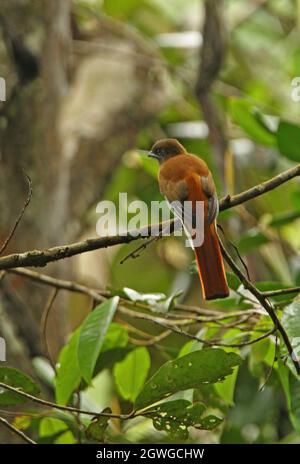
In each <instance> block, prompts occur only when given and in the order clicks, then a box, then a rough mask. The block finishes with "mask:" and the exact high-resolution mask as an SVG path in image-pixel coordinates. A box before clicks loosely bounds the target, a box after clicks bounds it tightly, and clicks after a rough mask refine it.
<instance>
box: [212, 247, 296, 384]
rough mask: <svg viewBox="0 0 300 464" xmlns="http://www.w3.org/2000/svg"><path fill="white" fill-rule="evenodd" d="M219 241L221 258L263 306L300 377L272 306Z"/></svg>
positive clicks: (286, 338)
mask: <svg viewBox="0 0 300 464" xmlns="http://www.w3.org/2000/svg"><path fill="white" fill-rule="evenodd" d="M219 241H220V246H221V249H222V253H223V256H224V258H225V260H226V261H227V263H228V264H229V266H230V267H231V269H232V270H233V272H234V273H235V274H236V275H237V277H238V278H239V279H240V281H241V283H242V284H243V285H244V287H245V288H246V289H247V290H249V292H251V293H252V295H253V296H255V298H256V299H257V300H258V301H259V302H260V304H261V305H262V306H263V308H264V309H265V310H266V311H267V313H268V314H269V316H270V318H271V319H272V321H273V324H274V327H275V328H276V329H278V331H279V333H280V335H281V336H282V338H283V341H284V343H285V345H286V347H287V350H288V353H289V355H290V357H291V360H292V362H293V364H294V366H295V369H296V372H297V374H298V375H300V364H299V360H298V358H297V357H296V353H295V351H294V350H293V347H292V344H291V342H290V339H289V337H288V334H287V333H286V331H285V329H284V327H283V325H282V324H281V322H280V320H279V319H278V317H277V314H276V312H275V310H274V308H273V306H272V304H271V303H270V302H269V301H268V299H267V298H266V296H265V295H264V294H263V293H261V292H260V291H259V290H258V289H257V288H256V287H255V286H254V285H253V284H252V283H251V282H250V281H249V280H248V279H247V277H246V276H245V275H244V274H243V272H242V271H241V270H240V268H239V267H238V266H237V265H236V264H235V262H234V261H233V259H232V258H231V256H230V254H229V253H228V252H227V250H226V248H225V247H224V245H223V243H222V241H221V240H219Z"/></svg>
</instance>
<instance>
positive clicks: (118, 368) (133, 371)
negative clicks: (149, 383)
mask: <svg viewBox="0 0 300 464" xmlns="http://www.w3.org/2000/svg"><path fill="white" fill-rule="evenodd" d="M149 368H150V356H149V353H148V350H147V349H146V348H144V347H140V348H136V349H135V350H132V351H131V352H130V353H129V354H128V355H127V356H126V358H125V359H124V360H123V361H121V362H120V363H117V364H116V365H115V368H114V377H115V381H116V384H117V387H118V390H119V392H120V394H121V395H122V397H123V398H124V399H125V400H129V401H132V402H134V401H135V399H136V397H137V396H138V394H139V393H140V391H141V389H142V388H143V385H144V383H145V380H146V378H147V374H148V371H149Z"/></svg>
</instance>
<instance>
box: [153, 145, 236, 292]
mask: <svg viewBox="0 0 300 464" xmlns="http://www.w3.org/2000/svg"><path fill="white" fill-rule="evenodd" d="M148 156H149V157H150V158H154V159H155V160H157V161H158V163H159V172H158V183H159V189H160V192H161V194H162V195H164V197H165V199H166V200H167V201H168V203H172V202H176V204H177V205H178V204H179V205H180V206H181V207H180V208H178V207H177V208H175V211H174V213H175V215H176V216H178V217H180V219H181V221H182V218H183V216H184V202H186V201H190V202H191V203H190V204H191V205H192V217H191V216H190V218H189V222H190V224H189V226H190V227H189V228H188V229H189V230H190V231H191V230H193V228H194V227H196V225H195V222H196V221H195V213H196V202H197V201H202V202H203V204H204V224H203V225H202V226H203V228H204V230H203V231H204V240H203V243H202V245H200V246H199V245H196V246H193V248H194V253H195V257H196V263H197V268H198V274H199V278H200V283H201V288H202V295H203V298H204V299H205V300H213V299H217V298H226V297H227V296H228V295H229V288H228V284H227V279H226V273H225V268H224V263H223V258H222V254H221V249H220V243H219V238H218V234H217V230H216V217H217V215H218V212H219V202H218V197H217V193H216V187H215V184H214V180H213V177H212V174H211V172H210V170H209V169H208V166H207V164H206V163H205V161H203V160H202V159H201V158H200V157H198V156H195V155H193V154H190V153H188V152H187V151H186V149H185V148H184V146H183V145H182V144H181V143H180V142H179V141H178V140H176V139H169V138H167V139H162V140H158V141H157V142H156V143H155V144H154V145H153V147H152V148H151V150H150V152H149V153H148ZM185 220H186V218H185ZM196 224H197V222H196ZM185 230H186V231H187V229H186V228H185ZM190 238H192V242H194V241H193V238H194V236H193V235H192V236H191V237H190Z"/></svg>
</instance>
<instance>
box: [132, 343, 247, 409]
mask: <svg viewBox="0 0 300 464" xmlns="http://www.w3.org/2000/svg"><path fill="white" fill-rule="evenodd" d="M241 363H242V358H240V356H238V355H237V354H235V353H226V352H225V351H224V350H220V349H214V348H208V349H204V350H202V351H195V352H193V353H189V354H187V355H185V356H182V357H181V358H178V359H175V360H173V361H168V362H167V363H165V364H163V365H162V366H161V368H160V369H159V370H158V371H157V372H156V373H155V374H154V375H153V377H151V379H150V380H148V382H147V383H146V384H145V387H144V388H143V390H142V391H141V393H140V394H139V396H138V397H137V399H136V403H135V409H136V410H137V409H143V408H145V407H146V406H149V405H151V404H153V403H156V402H157V401H160V400H162V399H164V398H166V397H167V396H170V395H172V394H173V393H176V392H178V391H182V390H187V389H189V388H198V387H199V385H201V384H202V385H204V384H211V383H216V382H219V381H221V380H224V378H225V377H226V376H227V375H230V374H232V372H233V369H232V368H233V367H234V366H238V365H240V364H241Z"/></svg>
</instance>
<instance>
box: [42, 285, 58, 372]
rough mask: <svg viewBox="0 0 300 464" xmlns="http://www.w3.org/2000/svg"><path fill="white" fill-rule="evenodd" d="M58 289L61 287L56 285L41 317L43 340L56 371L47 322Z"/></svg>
mask: <svg viewBox="0 0 300 464" xmlns="http://www.w3.org/2000/svg"><path fill="white" fill-rule="evenodd" d="M58 291H59V289H58V288H57V287H55V288H54V290H53V292H52V294H51V295H50V297H49V299H48V301H47V303H46V306H45V309H44V311H43V314H42V318H41V336H42V340H43V343H44V347H45V350H46V352H47V355H48V358H49V361H50V364H51V366H52V367H53V370H54V371H56V368H55V362H54V361H53V359H52V357H51V353H50V348H49V344H48V339H47V322H48V317H49V314H50V311H51V308H52V306H53V303H54V301H55V298H56V297H57V294H58Z"/></svg>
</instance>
